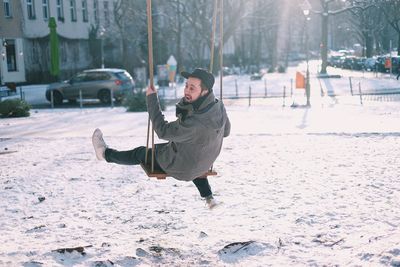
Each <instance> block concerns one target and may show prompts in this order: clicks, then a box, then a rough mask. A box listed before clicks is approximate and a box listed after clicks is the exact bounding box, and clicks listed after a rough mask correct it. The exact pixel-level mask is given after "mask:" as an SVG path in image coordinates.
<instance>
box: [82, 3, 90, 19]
mask: <svg viewBox="0 0 400 267" xmlns="http://www.w3.org/2000/svg"><path fill="white" fill-rule="evenodd" d="M82 18H83V21H85V22H87V21H89V18H88V9H87V0H82Z"/></svg>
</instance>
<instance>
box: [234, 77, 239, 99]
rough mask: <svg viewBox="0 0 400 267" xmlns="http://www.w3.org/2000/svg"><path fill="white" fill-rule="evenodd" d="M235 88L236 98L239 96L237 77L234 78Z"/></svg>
mask: <svg viewBox="0 0 400 267" xmlns="http://www.w3.org/2000/svg"><path fill="white" fill-rule="evenodd" d="M235 90H236V98H238V97H239V92H238V85H237V79H235Z"/></svg>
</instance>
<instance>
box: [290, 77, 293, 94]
mask: <svg viewBox="0 0 400 267" xmlns="http://www.w3.org/2000/svg"><path fill="white" fill-rule="evenodd" d="M290 97H293V78H291V79H290Z"/></svg>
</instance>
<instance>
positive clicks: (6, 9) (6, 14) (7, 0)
mask: <svg viewBox="0 0 400 267" xmlns="http://www.w3.org/2000/svg"><path fill="white" fill-rule="evenodd" d="M3 5H4V17H6V18H11V17H12V14H11V6H10V0H3Z"/></svg>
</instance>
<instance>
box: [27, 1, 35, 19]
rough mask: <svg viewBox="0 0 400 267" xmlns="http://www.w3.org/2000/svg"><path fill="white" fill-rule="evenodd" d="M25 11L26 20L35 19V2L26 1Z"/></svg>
mask: <svg viewBox="0 0 400 267" xmlns="http://www.w3.org/2000/svg"><path fill="white" fill-rule="evenodd" d="M26 10H27V12H28V19H36V13H35V0H26Z"/></svg>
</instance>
